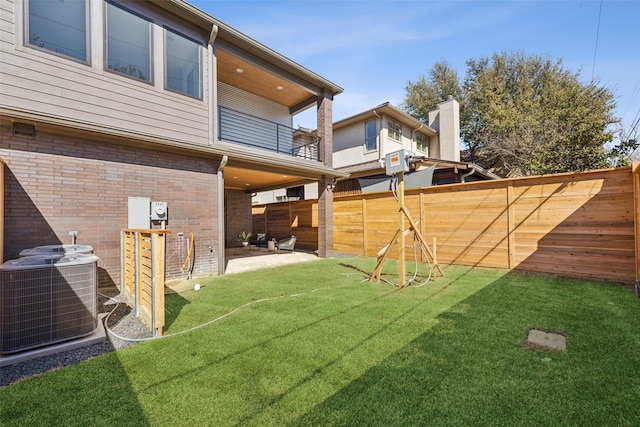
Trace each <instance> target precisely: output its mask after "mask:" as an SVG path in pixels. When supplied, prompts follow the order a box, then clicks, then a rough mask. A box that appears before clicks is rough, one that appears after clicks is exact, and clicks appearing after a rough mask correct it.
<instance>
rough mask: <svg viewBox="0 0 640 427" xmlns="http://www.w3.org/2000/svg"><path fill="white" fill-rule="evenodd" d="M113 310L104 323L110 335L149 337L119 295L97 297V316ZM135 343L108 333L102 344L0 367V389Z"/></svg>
mask: <svg viewBox="0 0 640 427" xmlns="http://www.w3.org/2000/svg"><path fill="white" fill-rule="evenodd" d="M114 300H115V301H114ZM116 301H117V303H116ZM116 304H117V306H116ZM114 307H115V310H114ZM112 311H113V313H112V314H111V316H109V317H108V318H107V319H106V320H107V326H108V327H109V329H111V330H112V331H113V332H115V333H116V334H118V335H120V336H123V337H126V338H132V339H139V338H150V337H151V332H150V331H149V329H148V328H147V327H146V326H145V325H144V324H143V323H142V321H140V320H139V319H137V318H136V317H135V314H134V313H133V310H132V309H131V307H129V305H127V303H126V301H125V300H124V298H123V297H122V296H120V295H118V296H114V297H113V299H110V298H107V297H105V296H103V295H99V297H98V313H99V316H100V315H103V314H104V315H107V314H109V313H111V312H112ZM98 327H99V328H102V327H103V326H102V325H99V326H98ZM135 344H137V343H136V342H130V341H124V340H121V339H119V338H116V337H114V336H113V335H111V334H109V332H108V331H107V333H106V339H105V340H104V341H103V342H101V343H97V344H91V345H88V346H86V347H79V348H76V349H72V350H67V351H63V352H60V353H56V354H50V355H47V356H43V357H39V358H36V359H31V360H27V361H24V362H19V363H15V364H13V365H8V366H2V367H0V387H4V386H7V385H10V384H13V383H16V382H18V381H22V380H24V379H27V378H31V377H33V376H36V375H40V374H43V373H45V372H48V371H51V370H54V369H58V368H62V367H64V366H69V365H72V364H75V363H80V362H82V361H84V360H87V359H91V358H93V357H96V356H100V355H102V354H105V353H111V352H113V351H117V350H120V349H122V348H125V347H131V346H133V345H135Z"/></svg>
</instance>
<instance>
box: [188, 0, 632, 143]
mask: <svg viewBox="0 0 640 427" xmlns="http://www.w3.org/2000/svg"><path fill="white" fill-rule="evenodd" d="M189 1H190V3H192V4H193V5H195V6H196V7H198V8H200V9H202V10H203V11H205V12H207V13H208V14H210V15H212V16H214V17H216V18H217V19H219V20H221V21H222V22H224V23H226V24H228V25H231V26H232V27H234V28H236V29H237V30H239V31H241V32H243V33H245V34H246V35H248V36H249V37H251V38H253V39H255V40H257V41H259V42H260V43H262V44H264V45H266V46H268V47H270V48H271V49H274V50H275V51H277V52H279V53H281V54H283V55H285V56H286V57H288V58H290V59H292V60H293V61H295V62H297V63H299V64H300V65H302V66H304V67H306V68H308V69H310V70H312V71H314V72H315V73H317V74H320V75H321V76H323V77H325V78H327V79H329V80H331V81H332V82H334V83H336V84H338V85H340V86H341V87H343V88H344V93H342V94H340V95H338V96H337V97H336V98H335V100H334V104H333V118H334V121H336V120H340V119H342V118H345V117H349V116H351V115H354V114H357V113H359V112H362V111H365V110H367V109H369V108H372V107H374V106H376V105H378V104H381V103H383V102H386V101H389V102H391V103H392V104H393V105H398V104H399V103H401V102H402V100H403V98H404V95H405V89H404V88H405V86H406V84H407V82H408V81H416V80H417V79H418V77H419V76H420V75H421V74H427V73H428V71H429V70H430V69H431V67H432V66H433V64H434V63H435V62H437V61H440V60H446V61H447V62H448V63H449V65H450V66H451V67H452V68H454V69H455V70H457V71H458V74H459V77H460V80H461V81H462V80H463V79H464V75H465V73H466V65H465V64H466V61H467V60H468V59H471V58H473V59H479V58H481V57H490V56H491V55H493V53H495V52H501V51H507V52H514V51H520V50H522V51H524V52H525V53H527V54H534V55H541V56H548V57H550V58H552V59H560V58H561V59H562V61H563V64H564V66H565V68H566V69H569V70H571V71H573V72H580V75H581V80H582V81H585V82H587V81H589V80H590V79H591V77H592V75H593V76H594V77H595V78H597V79H599V81H600V83H601V84H602V85H605V86H607V87H608V88H610V89H611V90H612V91H613V92H614V93H615V94H616V101H617V108H616V110H615V113H616V115H617V116H618V117H621V118H622V119H623V123H624V125H625V126H626V127H627V129H629V128H630V127H631V124H632V122H635V120H637V119H638V116H639V115H640V0H629V1H616V0H603V1H602V2H601V1H600V0H581V1H569V0H566V1H549V0H547V1H540V0H537V1H516V0H511V1H484V0H479V1H462V0H453V1H442V0H440V1H426V0H413V1H391V0H387V1H360V0H351V1H348V0H347V1H302V0H299V1H270V0H263V1H247V0H216V1H212V0H199V1H197V0H189ZM599 16H600V19H599ZM594 59H595V62H594ZM314 114H315V113H313V112H311V111H308V112H306V113H304V114H302V115H300V116H299V117H296V120H295V123H294V125H298V124H300V125H302V126H306V127H311V128H315V127H316V123H315V115H314ZM639 127H640V126H639ZM639 130H640V129H639Z"/></svg>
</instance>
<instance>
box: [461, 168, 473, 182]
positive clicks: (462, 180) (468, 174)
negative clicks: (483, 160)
mask: <svg viewBox="0 0 640 427" xmlns="http://www.w3.org/2000/svg"><path fill="white" fill-rule="evenodd" d="M474 173H476V170H475V168H473V167H472V168H471V172H469V173H465V174H464V175H462V176H461V177H460V182H466V179H467V178H469V177H470V176H471V175H473V174H474Z"/></svg>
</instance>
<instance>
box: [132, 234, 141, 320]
mask: <svg viewBox="0 0 640 427" xmlns="http://www.w3.org/2000/svg"><path fill="white" fill-rule="evenodd" d="M139 238H140V233H138V232H137V231H136V232H134V233H133V242H134V244H133V266H134V267H133V299H134V301H135V302H134V306H135V314H136V317H140V268H139V267H140V266H139V265H138V263H139V262H140V251H139V250H138V246H140V240H139Z"/></svg>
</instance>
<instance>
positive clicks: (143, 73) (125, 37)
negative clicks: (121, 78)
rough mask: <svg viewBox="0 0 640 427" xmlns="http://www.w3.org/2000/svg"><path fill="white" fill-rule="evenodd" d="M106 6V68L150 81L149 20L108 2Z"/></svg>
mask: <svg viewBox="0 0 640 427" xmlns="http://www.w3.org/2000/svg"><path fill="white" fill-rule="evenodd" d="M106 8H107V14H106V15H107V25H106V31H107V34H106V42H107V46H106V50H107V52H106V56H107V61H106V62H107V68H108V69H110V70H113V71H116V72H118V73H121V74H125V75H127V76H131V77H133V78H135V79H138V80H142V81H145V82H151V81H152V74H151V22H150V21H149V20H148V19H146V18H144V17H142V16H140V15H138V14H137V13H134V12H132V11H129V10H126V9H123V8H121V7H120V6H116V5H115V4H113V3H111V2H108V3H106Z"/></svg>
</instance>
